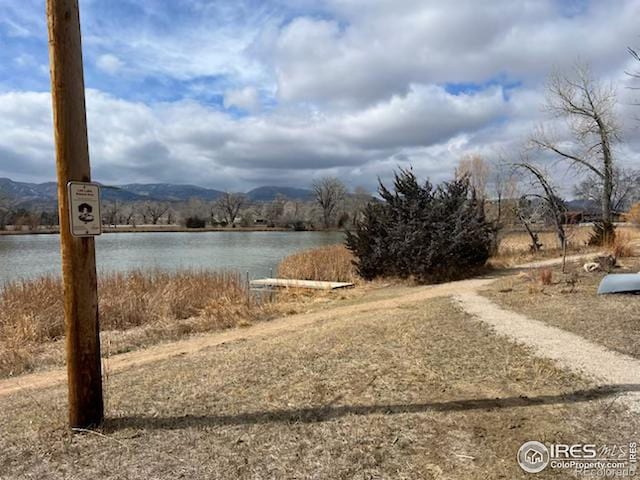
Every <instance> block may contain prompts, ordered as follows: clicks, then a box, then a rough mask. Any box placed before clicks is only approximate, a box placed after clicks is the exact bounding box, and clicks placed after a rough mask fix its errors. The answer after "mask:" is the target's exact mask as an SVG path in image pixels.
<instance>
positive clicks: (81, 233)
mask: <svg viewBox="0 0 640 480" xmlns="http://www.w3.org/2000/svg"><path fill="white" fill-rule="evenodd" d="M67 188H68V189H69V209H70V212H69V213H70V218H71V235H73V236H74V237H93V236H95V235H100V234H101V233H102V217H101V216H100V186H99V185H98V184H97V183H88V182H69V183H68V184H67Z"/></svg>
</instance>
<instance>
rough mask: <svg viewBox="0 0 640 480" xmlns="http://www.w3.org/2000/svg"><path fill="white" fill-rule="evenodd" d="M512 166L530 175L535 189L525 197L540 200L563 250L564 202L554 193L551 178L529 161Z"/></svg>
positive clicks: (564, 236) (565, 238)
mask: <svg viewBox="0 0 640 480" xmlns="http://www.w3.org/2000/svg"><path fill="white" fill-rule="evenodd" d="M514 166H515V167H516V169H519V170H522V171H523V172H525V173H527V174H528V175H530V176H531V180H532V182H531V183H532V186H534V188H535V189H536V191H533V192H530V193H528V194H526V197H531V198H535V199H537V200H538V201H540V202H542V204H543V205H544V206H545V207H546V208H545V213H546V215H545V216H546V217H547V218H548V219H549V220H551V222H552V224H553V227H554V229H555V231H556V234H557V236H558V241H559V243H560V247H561V248H562V250H563V251H565V249H566V248H565V247H566V242H567V235H566V232H565V229H564V225H563V219H562V214H563V213H564V212H565V211H566V208H565V205H564V202H562V200H561V199H560V197H559V196H558V195H557V194H556V190H555V188H554V186H553V185H552V183H551V180H549V178H548V175H547V174H546V173H545V172H544V171H543V170H542V169H540V168H538V167H537V166H535V165H533V164H532V163H530V162H526V161H523V162H520V163H516V164H514ZM525 227H526V225H525ZM529 234H530V235H531V232H529ZM532 238H533V237H532ZM534 243H535V242H534Z"/></svg>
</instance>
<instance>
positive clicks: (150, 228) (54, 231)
mask: <svg viewBox="0 0 640 480" xmlns="http://www.w3.org/2000/svg"><path fill="white" fill-rule="evenodd" d="M342 231H343V230H337V229H331V230H293V229H291V228H283V227H236V228H228V227H205V228H186V227H181V226H179V225H164V226H161V225H144V226H140V227H116V228H113V227H103V230H102V233H204V232H242V233H246V232H291V233H304V232H315V233H334V232H342ZM59 233H60V229H59V228H47V229H38V230H0V236H5V235H6V236H13V235H58V234H59Z"/></svg>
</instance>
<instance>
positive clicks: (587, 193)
mask: <svg viewBox="0 0 640 480" xmlns="http://www.w3.org/2000/svg"><path fill="white" fill-rule="evenodd" d="M574 194H575V196H576V198H579V199H581V200H591V201H595V202H598V201H600V199H601V198H602V179H601V178H599V177H596V176H595V175H588V176H587V177H586V178H585V179H584V180H582V181H581V182H580V183H578V184H577V185H576V186H575V189H574ZM638 195H640V172H639V171H637V170H629V169H621V168H615V169H614V170H613V191H612V192H611V208H612V209H613V211H614V212H621V211H623V210H627V209H628V208H629V207H631V204H632V203H633V202H635V201H636V200H637V199H638Z"/></svg>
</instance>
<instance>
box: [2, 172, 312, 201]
mask: <svg viewBox="0 0 640 480" xmlns="http://www.w3.org/2000/svg"><path fill="white" fill-rule="evenodd" d="M223 193H224V192H222V191H220V190H214V189H211V188H204V187H198V186H196V185H175V184H171V183H150V184H140V183H131V184H127V185H102V199H103V200H104V201H114V200H117V201H120V202H136V201H145V200H153V201H162V202H185V201H189V200H191V199H197V200H202V201H211V200H216V199H217V198H219V197H220V196H221V195H223ZM245 195H246V196H247V198H248V199H249V200H250V201H252V202H270V201H272V200H274V199H275V198H276V197H277V196H283V197H286V198H289V199H291V200H310V199H312V198H313V192H312V191H311V190H306V189H303V188H290V187H274V186H264V187H258V188H254V189H253V190H250V191H248V192H246V193H245ZM3 197H6V198H8V199H9V200H10V201H11V203H12V204H14V205H18V206H24V207H25V208H29V207H31V208H32V207H46V206H49V207H50V206H53V204H55V201H56V199H57V184H56V183H55V182H46V183H26V182H15V181H13V180H11V179H9V178H0V199H2V198H3Z"/></svg>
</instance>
